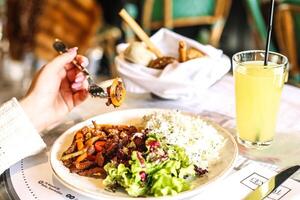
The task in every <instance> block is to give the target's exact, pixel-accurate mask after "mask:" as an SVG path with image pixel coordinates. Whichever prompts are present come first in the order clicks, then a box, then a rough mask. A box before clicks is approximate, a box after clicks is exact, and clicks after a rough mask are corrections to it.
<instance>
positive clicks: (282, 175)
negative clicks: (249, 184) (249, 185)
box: [244, 165, 300, 200]
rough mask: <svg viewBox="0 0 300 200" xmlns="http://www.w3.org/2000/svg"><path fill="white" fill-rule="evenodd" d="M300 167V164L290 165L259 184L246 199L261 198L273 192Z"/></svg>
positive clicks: (255, 199)
mask: <svg viewBox="0 0 300 200" xmlns="http://www.w3.org/2000/svg"><path fill="white" fill-rule="evenodd" d="M298 169H300V165H295V166H292V167H289V168H287V169H285V170H283V171H281V172H279V173H278V174H277V175H275V176H273V177H271V178H270V179H269V180H268V181H266V182H264V183H263V184H262V185H260V186H258V187H257V188H256V189H255V190H253V191H252V192H251V193H250V194H248V195H247V196H246V197H245V198H244V200H261V199H263V198H265V197H266V196H268V195H269V194H270V193H272V192H273V191H274V190H275V189H276V188H277V187H278V186H280V185H281V184H282V183H283V182H284V181H285V180H286V179H288V178H289V177H290V176H291V175H293V174H294V173H295V172H296V171H298Z"/></svg>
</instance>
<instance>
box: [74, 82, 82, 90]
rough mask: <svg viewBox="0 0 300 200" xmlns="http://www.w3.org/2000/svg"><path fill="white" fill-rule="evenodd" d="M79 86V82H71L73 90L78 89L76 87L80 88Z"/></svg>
mask: <svg viewBox="0 0 300 200" xmlns="http://www.w3.org/2000/svg"><path fill="white" fill-rule="evenodd" d="M81 86H82V84H81V83H73V84H72V89H74V90H78V89H80V88H81Z"/></svg>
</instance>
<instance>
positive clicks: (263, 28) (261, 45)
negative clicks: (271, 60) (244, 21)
mask: <svg viewBox="0 0 300 200" xmlns="http://www.w3.org/2000/svg"><path fill="white" fill-rule="evenodd" d="M244 2H245V5H246V8H247V15H248V21H249V24H250V28H251V31H252V33H253V35H254V40H255V44H256V47H257V48H258V49H265V45H266V41H267V31H268V30H267V29H268V28H267V25H266V22H265V19H264V17H263V13H262V4H263V3H265V1H262V0H244ZM270 50H271V51H277V49H276V47H275V45H274V41H272V40H271V43H270Z"/></svg>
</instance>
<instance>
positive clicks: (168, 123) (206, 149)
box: [143, 111, 225, 169]
mask: <svg viewBox="0 0 300 200" xmlns="http://www.w3.org/2000/svg"><path fill="white" fill-rule="evenodd" d="M143 126H144V127H145V128H148V129H150V132H151V133H154V134H158V135H160V136H161V137H162V138H164V139H165V140H166V142H167V143H169V144H176V145H178V146H180V147H183V148H184V149H185V150H186V153H187V155H188V156H189V158H190V160H191V161H192V162H193V164H195V165H197V166H198V167H201V168H202V169H207V168H208V165H209V164H210V163H212V162H214V161H216V160H217V159H218V158H219V152H220V149H221V148H222V147H223V145H224V143H225V141H224V138H223V136H221V135H220V134H218V132H217V130H216V129H215V128H214V127H213V126H211V125H209V124H207V122H205V121H203V120H202V119H200V118H199V117H196V116H190V115H184V114H182V113H180V112H179V111H170V112H156V113H153V114H150V115H147V116H144V124H143Z"/></svg>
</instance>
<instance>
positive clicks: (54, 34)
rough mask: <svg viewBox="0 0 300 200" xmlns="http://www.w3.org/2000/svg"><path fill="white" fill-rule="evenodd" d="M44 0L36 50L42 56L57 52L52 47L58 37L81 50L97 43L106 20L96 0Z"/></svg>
mask: <svg viewBox="0 0 300 200" xmlns="http://www.w3.org/2000/svg"><path fill="white" fill-rule="evenodd" d="M43 1H44V3H43V7H42V10H41V13H40V15H39V17H38V19H37V21H36V29H35V30H36V32H35V34H34V52H35V54H36V55H37V56H38V57H39V58H42V59H45V60H49V59H51V58H53V57H54V56H55V55H57V53H56V52H55V51H54V50H53V48H52V43H53V41H54V39H55V38H59V39H61V40H62V41H64V42H65V43H66V44H67V45H68V46H70V47H72V46H77V47H79V52H80V53H81V54H85V53H86V51H87V49H88V48H90V47H91V46H93V45H95V36H96V33H97V31H98V30H99V29H100V28H101V27H103V20H102V18H101V17H102V15H101V14H102V12H101V7H100V6H98V4H97V3H96V2H95V1H94V0H64V1H59V0H43Z"/></svg>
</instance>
